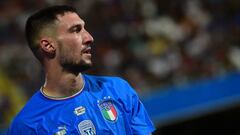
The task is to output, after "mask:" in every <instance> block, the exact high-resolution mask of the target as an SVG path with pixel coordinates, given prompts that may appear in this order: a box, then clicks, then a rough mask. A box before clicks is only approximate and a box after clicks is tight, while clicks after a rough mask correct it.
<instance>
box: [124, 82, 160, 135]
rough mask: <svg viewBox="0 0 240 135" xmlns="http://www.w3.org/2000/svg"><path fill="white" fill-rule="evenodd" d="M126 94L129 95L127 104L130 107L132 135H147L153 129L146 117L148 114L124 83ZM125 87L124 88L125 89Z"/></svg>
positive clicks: (135, 94)
mask: <svg viewBox="0 0 240 135" xmlns="http://www.w3.org/2000/svg"><path fill="white" fill-rule="evenodd" d="M125 86H126V87H127V91H126V92H127V93H128V94H129V97H130V98H129V99H128V101H129V102H128V103H130V104H131V105H130V106H131V121H130V123H131V128H132V131H133V134H134V135H149V134H150V133H152V132H153V131H154V130H155V127H154V125H153V123H152V121H151V119H150V118H149V116H148V113H147V111H146V109H145V107H144V105H143V104H142V102H141V101H140V99H139V97H138V95H137V93H136V92H135V90H134V89H133V88H132V87H131V86H130V85H129V84H128V83H127V82H126V81H125ZM126 87H125V88H126Z"/></svg>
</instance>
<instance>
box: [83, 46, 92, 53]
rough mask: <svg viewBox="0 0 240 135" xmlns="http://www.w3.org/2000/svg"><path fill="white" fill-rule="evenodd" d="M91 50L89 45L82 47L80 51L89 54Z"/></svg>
mask: <svg viewBox="0 0 240 135" xmlns="http://www.w3.org/2000/svg"><path fill="white" fill-rule="evenodd" d="M91 50H92V48H91V47H87V48H84V49H83V51H82V53H83V54H91Z"/></svg>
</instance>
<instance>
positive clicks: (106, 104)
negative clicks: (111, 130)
mask: <svg viewBox="0 0 240 135" xmlns="http://www.w3.org/2000/svg"><path fill="white" fill-rule="evenodd" d="M99 107H100V110H101V113H102V115H103V116H104V118H105V119H106V120H109V121H116V120H117V110H116V108H115V107H114V105H113V103H112V101H111V100H105V101H102V102H100V103H99Z"/></svg>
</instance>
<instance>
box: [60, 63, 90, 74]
mask: <svg viewBox="0 0 240 135" xmlns="http://www.w3.org/2000/svg"><path fill="white" fill-rule="evenodd" d="M61 65H62V67H63V69H64V70H65V71H67V72H71V73H74V74H76V75H78V74H79V73H80V72H84V71H86V70H88V69H90V68H91V67H92V65H91V64H86V63H84V62H80V63H79V64H75V63H71V62H67V61H61Z"/></svg>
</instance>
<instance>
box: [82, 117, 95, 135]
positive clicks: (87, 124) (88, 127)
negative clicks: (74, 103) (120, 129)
mask: <svg viewBox="0 0 240 135" xmlns="http://www.w3.org/2000/svg"><path fill="white" fill-rule="evenodd" d="M78 129H79V131H80V133H81V135H96V129H95V127H94V125H93V123H92V121H91V120H83V121H81V122H80V123H79V124H78Z"/></svg>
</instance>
